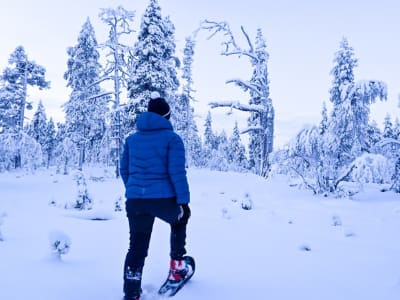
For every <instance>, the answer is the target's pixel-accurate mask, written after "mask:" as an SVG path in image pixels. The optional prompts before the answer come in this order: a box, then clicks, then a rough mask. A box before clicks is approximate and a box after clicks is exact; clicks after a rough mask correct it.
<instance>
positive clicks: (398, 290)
mask: <svg viewBox="0 0 400 300" xmlns="http://www.w3.org/2000/svg"><path fill="white" fill-rule="evenodd" d="M84 172H85V174H86V180H87V184H88V189H89V193H90V195H91V196H92V197H93V200H94V206H93V209H92V210H91V211H86V212H79V211H75V210H71V209H69V210H66V209H64V208H63V207H64V206H65V204H66V203H67V202H69V201H74V198H75V197H76V195H77V187H76V184H75V182H74V180H73V172H72V174H71V175H68V176H65V175H59V174H55V173H54V172H53V171H37V172H36V173H35V174H25V173H23V172H21V173H4V174H0V216H1V215H2V214H3V213H6V216H5V217H3V218H2V219H3V224H2V225H1V222H0V233H1V234H2V236H3V239H4V241H0V299H4V300H25V299H37V300H54V299H57V300H81V299H82V300H83V299H84V300H91V299H93V300H94V299H96V300H97V299H104V300H113V299H118V300H119V299H121V298H122V264H123V259H124V256H125V253H126V250H127V246H128V224H127V219H126V217H125V213H124V212H123V211H122V212H115V211H114V202H115V201H116V199H117V198H118V197H119V196H121V195H123V186H122V183H121V181H120V180H117V179H114V178H112V171H111V170H109V171H108V172H104V170H103V169H99V168H90V169H87V170H85V171H84ZM102 179H104V180H102ZM189 183H190V187H191V209H192V218H191V220H190V223H189V227H188V240H187V242H188V252H189V254H190V255H192V256H194V257H195V259H196V262H197V270H196V274H195V275H194V277H193V278H192V280H191V281H190V283H188V285H187V286H186V287H185V288H184V289H182V290H181V291H180V292H179V293H178V294H177V295H176V296H175V297H174V299H177V300H179V299H189V300H195V299H202V300H204V299H207V300H213V299H231V300H235V299H241V300H243V299H257V300H263V299H273V300H279V299H288V300H289V299H307V300H312V299H316V300H317V299H318V300H321V299H323V300H328V299H335V300H347V299H348V300H354V299H362V300H366V299H371V300H372V299H376V300H378V299H385V300H386V299H387V300H389V299H390V300H391V299H393V300H394V299H400V260H399V256H400V239H399V230H400V195H399V194H394V193H392V192H385V193H382V192H380V191H379V189H380V187H379V186H376V185H368V186H366V187H365V189H364V191H363V192H362V193H359V194H357V195H356V196H354V197H353V198H352V199H335V198H324V197H318V196H313V195H312V194H311V193H310V191H306V190H299V189H298V188H296V187H289V186H288V183H287V181H286V180H285V178H281V177H275V178H272V179H269V180H264V179H263V178H260V177H257V176H255V175H252V174H237V173H221V172H213V171H207V170H195V169H190V170H189ZM246 193H247V194H248V197H249V198H250V199H251V201H252V202H253V205H254V207H253V209H252V210H243V209H242V208H241V202H242V201H243V200H244V199H245V198H246V196H245V194H246ZM51 202H55V205H51ZM0 218H1V217H0ZM92 219H106V220H92ZM54 231H59V232H62V233H64V234H66V235H67V236H68V237H69V238H70V240H71V248H70V251H69V253H67V254H66V255H62V256H61V260H59V259H57V257H56V256H55V255H54V254H52V252H51V248H50V246H49V236H51V235H52V232H54ZM168 243H169V227H168V226H167V225H166V224H164V223H162V222H161V221H157V222H156V224H155V226H154V232H153V236H152V241H151V245H150V252H149V257H148V258H147V261H146V266H145V270H144V275H143V286H144V289H145V295H144V299H157V296H156V295H155V291H156V290H157V289H158V287H159V286H160V285H161V283H162V282H163V280H164V279H165V277H166V275H167V272H168V265H169V258H168V253H169V244H168Z"/></svg>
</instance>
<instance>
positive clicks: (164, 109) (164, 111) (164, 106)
mask: <svg viewBox="0 0 400 300" xmlns="http://www.w3.org/2000/svg"><path fill="white" fill-rule="evenodd" d="M147 111H149V112H153V113H156V114H159V115H160V116H163V117H164V118H166V119H167V120H169V118H170V116H171V109H170V108H169V105H168V103H167V101H165V99H164V98H160V97H159V98H155V99H150V101H149V104H148V106H147Z"/></svg>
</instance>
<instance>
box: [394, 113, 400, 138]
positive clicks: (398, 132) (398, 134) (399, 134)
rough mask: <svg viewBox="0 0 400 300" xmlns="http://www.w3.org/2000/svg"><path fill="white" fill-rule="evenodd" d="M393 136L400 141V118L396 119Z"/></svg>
mask: <svg viewBox="0 0 400 300" xmlns="http://www.w3.org/2000/svg"><path fill="white" fill-rule="evenodd" d="M393 136H394V138H395V139H396V140H399V141H400V120H399V118H396V120H395V121H394V126H393Z"/></svg>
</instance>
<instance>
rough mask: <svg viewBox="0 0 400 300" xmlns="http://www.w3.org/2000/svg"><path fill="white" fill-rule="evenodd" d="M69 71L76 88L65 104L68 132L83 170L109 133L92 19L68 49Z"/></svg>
mask: <svg viewBox="0 0 400 300" xmlns="http://www.w3.org/2000/svg"><path fill="white" fill-rule="evenodd" d="M67 52H68V56H69V59H68V64H67V66H68V70H67V71H66V72H65V73H64V78H65V79H66V80H67V82H68V83H67V86H68V87H70V88H71V89H72V92H71V95H70V99H69V100H68V102H67V103H65V104H64V110H65V113H66V118H65V119H66V125H67V132H68V134H69V136H70V137H71V139H72V140H73V141H74V142H75V143H76V145H77V148H78V149H79V164H78V167H79V169H80V170H81V169H82V165H83V163H84V162H85V159H86V156H88V157H89V160H92V161H93V160H96V159H97V155H98V151H99V148H100V146H99V145H100V143H101V139H102V137H103V134H104V131H105V114H106V112H107V99H108V98H107V97H106V96H105V94H107V93H102V90H101V88H100V85H99V77H100V75H99V74H100V69H101V65H100V63H99V57H100V55H99V52H98V44H97V40H96V36H95V32H94V29H93V26H92V24H91V23H90V20H89V18H88V19H87V20H86V22H85V23H84V24H83V26H82V30H81V31H80V33H79V36H78V43H77V45H76V46H74V47H70V48H68V51H67Z"/></svg>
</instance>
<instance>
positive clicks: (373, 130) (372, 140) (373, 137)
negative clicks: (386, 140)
mask: <svg viewBox="0 0 400 300" xmlns="http://www.w3.org/2000/svg"><path fill="white" fill-rule="evenodd" d="M381 139H382V133H381V130H380V129H379V127H378V124H377V123H376V121H374V120H372V121H371V122H369V124H368V128H367V148H368V149H373V148H374V145H375V144H376V143H378V142H379V141H380V140H381Z"/></svg>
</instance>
